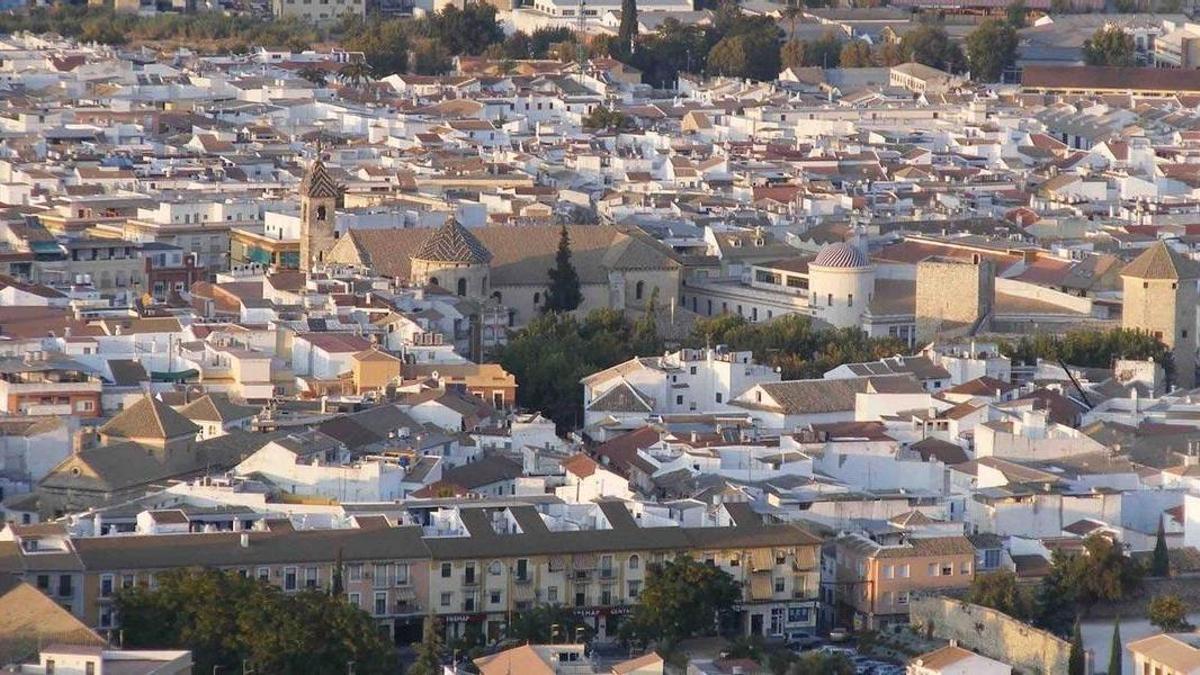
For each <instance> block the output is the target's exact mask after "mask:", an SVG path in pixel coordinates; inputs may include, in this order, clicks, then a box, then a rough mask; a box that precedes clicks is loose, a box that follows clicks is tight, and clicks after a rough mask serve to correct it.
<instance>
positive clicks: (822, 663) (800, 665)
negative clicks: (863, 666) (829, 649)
mask: <svg viewBox="0 0 1200 675" xmlns="http://www.w3.org/2000/svg"><path fill="white" fill-rule="evenodd" d="M855 672H857V671H855V669H854V663H853V662H852V661H851V660H850V659H848V658H846V657H845V655H843V654H824V653H821V652H809V653H807V654H805V655H804V656H801V657H800V658H799V659H798V660H797V661H796V662H795V663H793V664H792V665H791V667H789V668H788V670H787V675H854V673H855Z"/></svg>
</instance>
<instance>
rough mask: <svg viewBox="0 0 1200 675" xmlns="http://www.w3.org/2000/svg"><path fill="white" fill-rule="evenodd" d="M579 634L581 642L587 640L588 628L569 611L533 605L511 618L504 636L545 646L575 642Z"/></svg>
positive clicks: (576, 615) (558, 607)
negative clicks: (583, 639) (582, 638)
mask: <svg viewBox="0 0 1200 675" xmlns="http://www.w3.org/2000/svg"><path fill="white" fill-rule="evenodd" d="M581 630H582V636H583V637H584V638H590V635H591V631H592V628H591V626H589V625H588V624H587V622H586V621H584V620H583V618H582V617H580V616H579V615H578V614H576V613H575V612H573V611H572V610H570V609H568V608H566V607H563V606H562V605H537V606H536V607H534V608H532V609H529V610H526V611H523V612H518V613H517V614H514V615H513V617H512V621H511V622H510V623H509V624H508V627H507V628H506V629H505V634H506V636H507V637H508V638H510V639H512V640H519V641H521V642H525V643H529V644H546V643H550V642H563V641H564V640H567V641H571V640H575V639H576V637H577V636H580V634H581Z"/></svg>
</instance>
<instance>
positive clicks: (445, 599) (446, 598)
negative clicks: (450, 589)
mask: <svg viewBox="0 0 1200 675" xmlns="http://www.w3.org/2000/svg"><path fill="white" fill-rule="evenodd" d="M453 597H454V594H453V593H442V607H449V606H450V600H451V598H453Z"/></svg>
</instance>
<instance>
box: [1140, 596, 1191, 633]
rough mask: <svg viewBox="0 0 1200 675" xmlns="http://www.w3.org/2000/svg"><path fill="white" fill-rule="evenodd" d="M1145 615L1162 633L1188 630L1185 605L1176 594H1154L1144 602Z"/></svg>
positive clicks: (1188, 624)
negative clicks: (1147, 601)
mask: <svg viewBox="0 0 1200 675" xmlns="http://www.w3.org/2000/svg"><path fill="white" fill-rule="evenodd" d="M1146 615H1147V616H1148V617H1149V619H1150V623H1151V624H1152V625H1154V626H1158V628H1159V630H1161V631H1162V632H1164V633H1182V632H1184V631H1190V630H1191V629H1192V625H1191V624H1190V623H1188V620H1187V605H1185V604H1183V600H1181V599H1179V596H1177V595H1156V596H1154V597H1153V598H1151V599H1150V602H1149V603H1147V604H1146Z"/></svg>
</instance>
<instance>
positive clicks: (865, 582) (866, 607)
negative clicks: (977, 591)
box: [826, 533, 975, 630]
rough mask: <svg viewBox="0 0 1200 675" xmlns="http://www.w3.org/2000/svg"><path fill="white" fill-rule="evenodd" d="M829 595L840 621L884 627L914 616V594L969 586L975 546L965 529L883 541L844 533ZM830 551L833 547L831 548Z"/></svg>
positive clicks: (868, 627) (837, 545) (835, 548)
mask: <svg viewBox="0 0 1200 675" xmlns="http://www.w3.org/2000/svg"><path fill="white" fill-rule="evenodd" d="M830 551H832V553H833V556H834V559H833V560H832V561H828V562H827V564H826V567H827V569H830V570H831V571H832V575H831V576H832V579H830V580H829V581H828V583H827V584H826V585H827V587H828V589H829V590H828V592H827V593H826V599H827V600H828V601H831V604H833V612H834V616H835V617H836V618H835V620H836V621H837V622H838V624H839V625H841V624H847V625H852V626H853V627H854V628H855V629H856V630H879V629H881V628H885V627H887V626H888V625H890V624H892V623H907V622H908V605H909V601H910V600H912V599H913V598H914V597H917V596H920V595H923V594H927V593H936V592H940V591H944V590H947V589H955V588H966V587H967V586H970V585H971V580H972V579H973V578H974V577H975V547H974V546H973V545H972V544H971V541H970V540H969V539H967V538H966V537H965V536H963V535H961V534H960V535H954V536H941V537H913V536H907V535H901V536H899V537H896V538H895V539H888V540H886V543H881V542H879V541H875V540H873V539H870V538H868V537H866V536H865V535H862V534H857V533H856V534H848V535H845V536H842V537H839V538H838V539H837V540H836V541H835V542H834V544H833V545H832V546H831V547H830ZM827 554H828V552H827Z"/></svg>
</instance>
